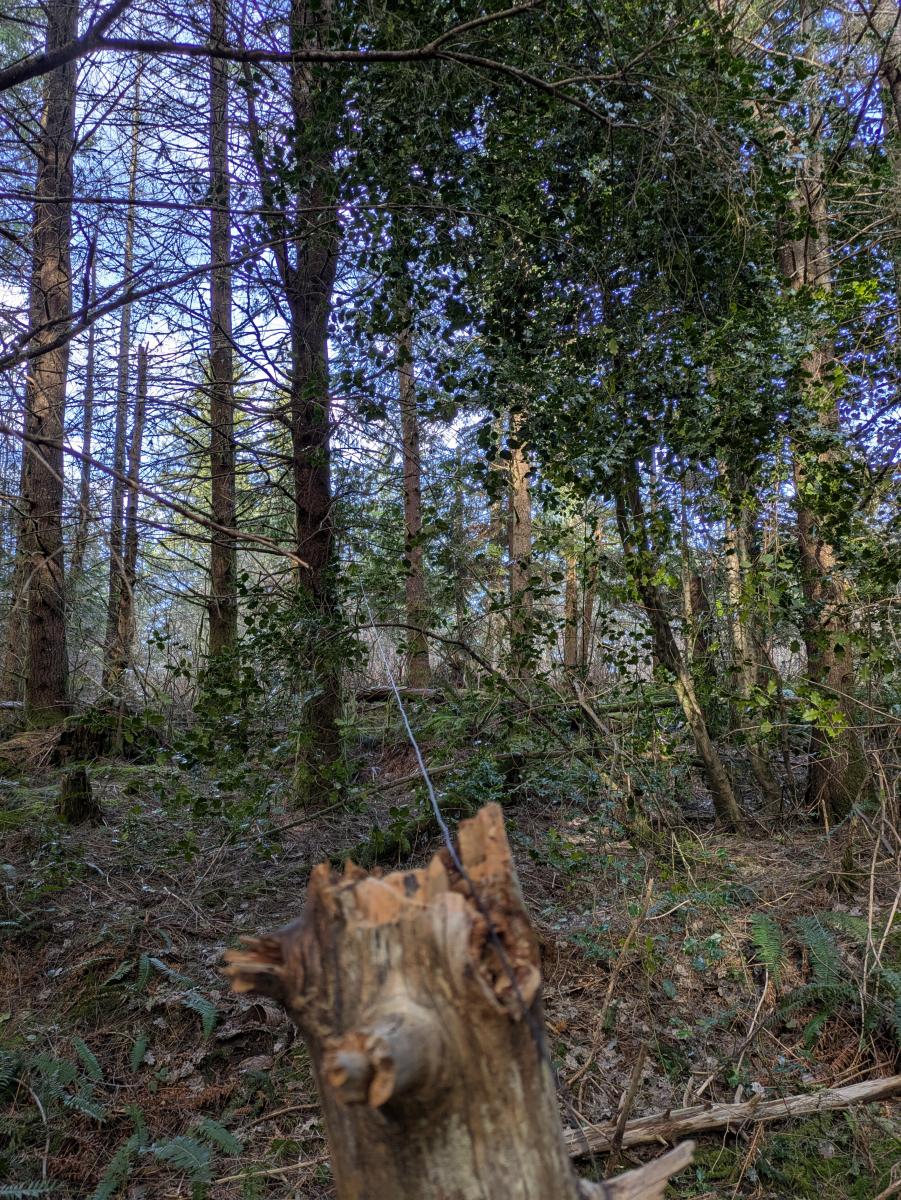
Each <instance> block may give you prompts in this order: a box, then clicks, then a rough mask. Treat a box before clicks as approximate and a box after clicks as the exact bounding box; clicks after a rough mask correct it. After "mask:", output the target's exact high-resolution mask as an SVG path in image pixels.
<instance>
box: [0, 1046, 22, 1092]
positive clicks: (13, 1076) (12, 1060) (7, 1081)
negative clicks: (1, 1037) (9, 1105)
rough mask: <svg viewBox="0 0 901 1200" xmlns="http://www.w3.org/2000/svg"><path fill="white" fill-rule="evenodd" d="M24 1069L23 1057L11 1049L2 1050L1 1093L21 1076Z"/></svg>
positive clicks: (0, 1058)
mask: <svg viewBox="0 0 901 1200" xmlns="http://www.w3.org/2000/svg"><path fill="white" fill-rule="evenodd" d="M21 1069H22V1058H21V1056H20V1055H18V1054H13V1053H12V1052H11V1051H9V1050H0V1094H2V1093H3V1092H5V1091H6V1089H7V1088H9V1087H12V1085H13V1084H14V1083H15V1082H16V1080H17V1079H18V1078H19V1073H20V1071H21Z"/></svg>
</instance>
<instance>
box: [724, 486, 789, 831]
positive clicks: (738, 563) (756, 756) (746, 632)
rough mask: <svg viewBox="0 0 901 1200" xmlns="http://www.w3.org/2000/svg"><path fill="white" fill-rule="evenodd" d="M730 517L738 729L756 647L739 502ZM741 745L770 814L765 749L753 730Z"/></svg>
mask: <svg viewBox="0 0 901 1200" xmlns="http://www.w3.org/2000/svg"><path fill="white" fill-rule="evenodd" d="M736 508H737V512H736V513H735V515H734V517H733V516H730V515H727V516H726V521H725V532H726V537H725V546H724V551H725V559H726V598H727V600H728V604H729V630H730V634H731V637H732V657H733V662H734V664H735V677H736V685H737V691H738V696H739V699H740V700H741V701H742V702H743V704H742V706H741V713H740V719H741V723H742V725H744V724H746V723H747V722H748V721H749V720H750V719H751V713H750V706H749V702H750V700H751V697H752V695H753V693H754V689H755V687H756V686H757V681H758V679H757V677H758V673H759V663H758V661H757V654H756V645H755V642H754V638H753V635H752V631H751V621H752V617H751V613H750V611H749V597H748V595H747V588H746V584H747V580H748V577H749V571H750V557H751V556H750V551H749V548H748V534H747V528H746V525H745V521H746V513H745V511H744V509H743V507H742V506H741V504H740V502H739V503H738V504H737V505H736ZM745 745H746V747H747V753H748V762H749V765H750V767H751V772H752V774H753V776H754V778H755V780H756V781H757V784H758V786H759V788H760V791H761V794H762V796H763V803H764V807H765V809H766V810H767V811H768V812H769V813H771V814H774V813H776V812H778V810H779V807H780V805H781V803H782V789H781V788H780V786H779V784H778V782H777V780H776V777H775V775H774V774H773V769H772V767H771V765H770V759H769V753H768V752H767V748H766V745H765V744H764V743H763V741H762V740H761V738H760V737H759V736H758V734H757V733H756V731H755V730H754V729H747V730H745Z"/></svg>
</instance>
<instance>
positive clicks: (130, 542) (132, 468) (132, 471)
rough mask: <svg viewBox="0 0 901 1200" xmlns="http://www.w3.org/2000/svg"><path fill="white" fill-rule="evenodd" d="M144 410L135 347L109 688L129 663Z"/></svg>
mask: <svg viewBox="0 0 901 1200" xmlns="http://www.w3.org/2000/svg"><path fill="white" fill-rule="evenodd" d="M146 411H147V348H146V347H145V346H139V347H138V374H137V381H136V386H135V403H134V415H133V417H132V425H131V438H130V440H129V446H128V483H129V486H128V489H127V495H126V498H125V518H124V527H123V534H122V580H121V586H120V588H119V596H118V605H119V607H118V610H117V613H116V638H115V642H114V645H113V649H112V653H111V655H110V687H111V688H112V689H114V690H117V689H121V684H122V676H123V675H124V673H125V672H126V671H127V670H128V668H129V667H130V666H131V665H132V662H133V656H134V640H135V584H136V582H137V578H138V499H139V496H138V485H139V484H140V481H141V447H142V445H143V440H144V419H145V416H146Z"/></svg>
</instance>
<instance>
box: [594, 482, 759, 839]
mask: <svg viewBox="0 0 901 1200" xmlns="http://www.w3.org/2000/svg"><path fill="white" fill-rule="evenodd" d="M616 520H617V526H618V528H619V533H620V540H621V541H622V546H623V553H624V555H625V560H626V568H627V570H628V573H629V577H630V578H631V580H632V582H633V584H634V586H635V589H636V592H637V593H638V598H639V599H640V601H641V603H642V605H643V607H644V610H645V614H646V616H647V619H648V623H649V625H650V627H651V636H652V639H653V643H654V650H655V654H656V657H657V659H658V661H659V662H660V663H661V665H662V666H664V667H665V668H666V669H667V670H668V671H669V672H670V674H671V675H672V676H673V688H674V690H675V693H676V698H677V699H678V701H679V705H680V707H681V709H682V713H683V715H684V717H685V722H686V724H687V725H688V728H689V730H690V731H691V734H692V737H693V738H694V742H695V746H696V747H697V751H698V754H699V756H700V758H701V761H702V762H703V764H704V773H705V776H706V778H707V785H708V787H709V788H710V794H711V797H712V799H713V807H714V811H715V812H716V815H717V818H718V819H719V820H720V821H721V822H722V823H723V824H724V825H726V826H727V827H729V828H732V829H738V828H740V827H741V824H742V817H741V812H740V810H739V807H738V803H737V801H736V799H735V792H734V790H733V788H732V781H731V779H730V778H729V772H728V771H727V770H726V766H725V763H724V762H723V760H722V758H721V757H720V755H719V752H718V751H717V749H716V746H715V745H714V744H713V739H712V738H711V736H710V731H709V729H708V724H707V718H706V715H705V713H704V709H703V706H702V704H701V702H700V700H699V698H698V692H697V688H696V687H695V681H694V678H693V676H692V673H691V670H690V668H689V666H688V664H687V663H686V661H685V657H684V655H683V654H682V652H681V650H680V649H679V646H678V643H677V642H676V638H675V634H674V633H673V629H672V625H671V624H670V620H669V617H668V616H667V613H666V606H665V604H664V600H663V596H662V594H661V591H660V588H659V586H658V585H657V584H656V583H655V582H654V578H655V575H656V573H657V568H658V565H659V564H658V562H657V556H656V554H655V553H654V550H653V547H652V545H651V540H650V537H649V535H648V530H647V521H646V517H645V511H644V505H643V502H642V499H641V490H640V486H639V480H638V473H637V470H634V469H633V471H631V472H630V473H629V476H628V477H627V478H626V479H624V481H623V485H622V487H621V489H620V492H619V494H618V495H617V497H616Z"/></svg>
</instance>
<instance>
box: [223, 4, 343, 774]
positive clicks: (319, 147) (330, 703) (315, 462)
mask: <svg viewBox="0 0 901 1200" xmlns="http://www.w3.org/2000/svg"><path fill="white" fill-rule="evenodd" d="M330 23H331V6H330V4H329V3H328V0H320V2H314V0H292V2H291V7H290V13H289V28H290V42H291V46H292V47H293V48H296V49H301V48H303V47H305V46H311V45H322V44H324V43H325V42H326V41H327V39H328V34H329V28H330ZM245 79H246V80H247V82H248V113H249V125H250V130H249V132H250V141H251V149H252V153H253V156H254V159H255V163H256V167H257V174H258V176H259V181H260V188H261V192H262V195H263V200H264V202H265V204H266V207H267V209H268V210H269V215H268V217H267V220H268V223H269V229H270V233H271V236H272V239H273V243H274V250H273V252H274V255H275V257H276V261H277V263H278V271H279V276H280V283H281V286H282V288H283V290H284V294H285V298H286V301H287V306H288V315H289V324H290V331H289V336H290V370H289V379H288V383H287V401H286V405H285V410H286V411H285V419H286V423H287V425H288V428H289V431H290V437H291V466H292V475H293V483H294V524H295V538H296V549H297V557H298V560H299V562H298V568H297V578H298V587H299V589H300V596H301V599H302V600H303V601H305V602H306V603H307V606H308V609H309V615H310V618H311V623H318V624H319V625H320V628H319V629H316V630H314V631H312V632H311V639H310V662H309V666H310V672H311V675H313V676H314V677H315V678H316V680H317V683H318V685H319V690H318V692H317V694H316V695H315V697H313V698H312V699H311V701H310V703H309V706H308V722H309V729H310V732H311V749H310V752H309V753H308V755H307V765H308V767H309V768H310V769H311V770H312V772H313V774H314V775H315V774H317V773H318V772H319V771H320V769H321V768H324V767H327V766H328V764H329V763H330V762H331V761H333V760H334V758H335V757H336V756H337V754H338V752H339V748H340V746H339V737H338V728H337V724H336V722H337V717H338V713H339V710H340V700H341V692H340V664H339V663H338V662H337V661H335V654H334V649H333V647H332V642H331V639H328V638H323V637H321V634H322V632H323V629H324V628H325V627H326V626H328V625H329V624H333V623H335V622H336V621H337V620H338V619H339V614H338V612H337V606H336V604H335V596H334V578H333V576H334V561H333V552H334V545H333V533H334V530H333V513H332V490H331V474H330V452H331V405H330V396H329V371H328V322H329V313H330V311H331V303H332V291H333V288H334V283H335V270H336V267H337V261H338V247H339V238H340V229H339V226H338V223H337V220H336V217H335V214H334V210H333V209H332V208H330V203H331V201H332V199H333V192H334V171H333V168H332V165H331V160H332V154H333V151H334V140H335V128H336V124H337V119H338V118H337V109H336V97H337V95H339V94H340V90H338V92H336V91H335V90H334V89H332V90H329V88H328V87H327V86H326V85H327V84H328V82H329V80H328V77H327V68H317V67H313V66H310V65H309V64H306V63H303V62H300V61H296V62H293V63H292V64H291V67H290V100H291V110H292V119H293V130H294V134H293V157H294V161H295V168H296V170H297V173H298V177H299V179H300V180H301V181H302V182H301V184H300V185H299V187H298V189H297V191H296V193H295V195H294V198H293V211H290V212H289V211H286V209H285V207H284V204H283V203H281V204H280V203H279V200H278V198H277V197H276V196H275V195H274V193H273V190H272V186H271V173H270V170H269V164H268V161H267V158H266V150H265V143H264V140H263V136H262V132H261V130H260V127H259V123H258V118H257V113H256V108H255V104H254V100H253V94H252V90H251V89H252V81H251V77H250V72H249V70H248V71H246V72H245ZM323 647H324V648H325V651H326V653H328V650H329V649H330V648H331V649H332V654H331V656H330V657H328V658H326V657H324V656H323V654H322V648H323Z"/></svg>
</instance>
